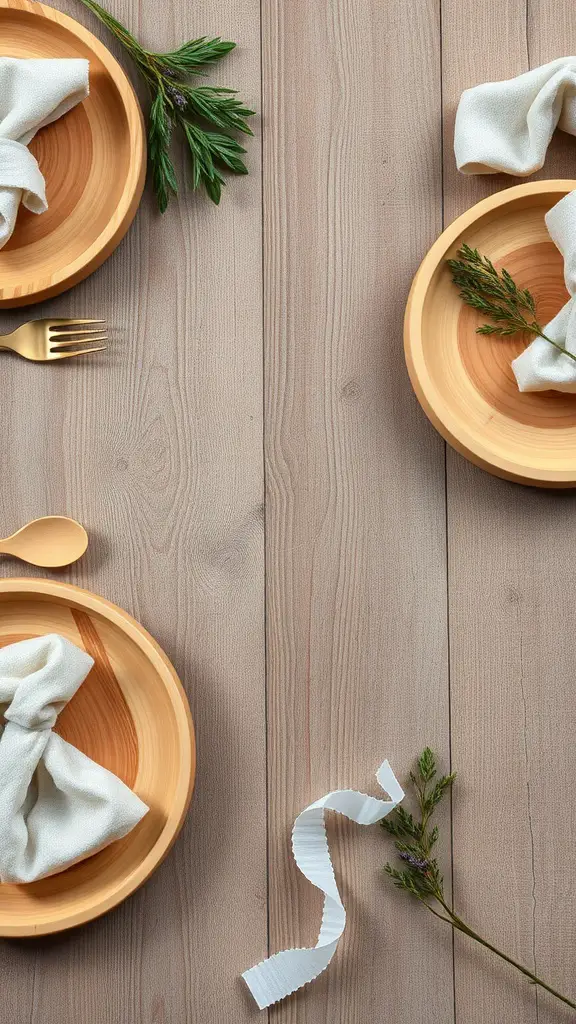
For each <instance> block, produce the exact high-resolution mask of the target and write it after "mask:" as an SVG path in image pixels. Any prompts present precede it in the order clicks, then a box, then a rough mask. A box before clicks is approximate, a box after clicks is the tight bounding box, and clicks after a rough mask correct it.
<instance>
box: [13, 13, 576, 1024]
mask: <svg viewBox="0 0 576 1024" xmlns="http://www.w3.org/2000/svg"><path fill="white" fill-rule="evenodd" d="M108 5H109V7H110V9H112V10H113V11H114V13H116V14H117V15H118V16H119V17H120V18H122V19H124V20H125V21H126V23H127V24H129V25H130V26H131V28H132V29H133V30H134V31H135V32H136V33H137V34H138V35H139V36H140V38H141V39H142V40H143V41H144V42H146V43H148V44H149V45H150V47H151V48H168V47H171V46H173V45H174V44H176V43H179V42H181V41H183V40H184V39H185V38H190V37H194V36H198V35H201V34H204V33H215V34H222V35H223V36H225V37H229V38H232V39H235V40H237V41H238V44H239V46H238V50H237V51H236V52H235V53H234V54H233V55H232V56H231V57H230V58H229V59H228V60H227V62H226V63H225V64H224V65H222V67H221V69H220V71H219V74H218V78H219V80H220V82H221V83H222V84H230V85H233V86H237V87H238V88H240V89H241V90H242V93H243V95H244V97H245V98H246V99H247V101H248V102H249V103H250V104H251V105H253V106H254V107H255V108H257V109H258V111H260V112H261V113H262V118H260V117H259V118H258V120H257V122H256V126H255V127H256V138H255V139H254V140H253V141H252V142H251V143H250V144H249V150H250V152H249V164H250V171H251V173H250V176H249V177H248V178H245V179H240V180H237V181H234V182H233V183H231V184H230V186H229V188H228V190H227V194H226V195H225V196H224V199H223V202H222V206H221V208H220V209H219V210H215V209H213V208H211V207H210V205H209V204H208V203H206V202H203V201H200V200H198V199H196V198H194V197H192V196H185V195H183V196H182V198H181V200H180V201H179V202H178V203H174V204H173V205H172V207H171V208H170V211H169V213H168V214H167V215H166V216H165V217H164V218H163V219H161V218H160V217H159V216H158V215H157V214H156V213H155V212H154V207H153V202H152V200H151V197H150V195H149V194H148V195H146V197H145V199H144V201H143V204H142V207H141V210H140V212H139V214H138V217H137V220H136V222H135V224H134V226H133V228H132V230H131V231H130V233H129V235H128V236H127V238H126V239H125V241H124V242H123V244H122V245H121V246H120V248H119V249H118V251H117V252H116V253H115V254H114V255H113V256H112V257H111V258H110V259H109V260H108V262H107V263H106V264H105V266H104V267H103V268H102V269H101V270H100V271H98V272H97V273H96V274H94V275H93V277H91V278H90V279H89V280H88V281H86V282H85V283H84V284H83V285H81V286H79V287H77V288H76V289H74V291H72V292H71V293H69V294H68V295H67V296H63V297H61V298H60V299H56V300H54V301H52V302H51V303H47V304H45V306H44V307H42V309H41V310H40V311H39V315H42V314H43V313H48V312H51V313H53V314H59V315H70V316H78V315H88V316H91V315H92V316H95V315H98V316H105V317H107V318H108V320H109V322H110V324H111V327H112V335H113V344H112V345H111V347H110V348H109V350H108V352H107V353H106V355H105V357H104V358H95V359H94V360H93V361H91V360H87V361H86V362H82V363H80V362H77V363H76V362H73V363H72V364H69V363H68V364H66V363H65V364H64V365H62V366H56V367H52V368H50V367H37V366H34V365H32V364H27V363H23V362H20V361H17V360H16V359H12V358H10V357H3V358H2V374H3V395H4V400H3V402H2V404H1V405H0V430H1V433H2V437H3V444H2V452H1V455H0V469H1V477H0V480H1V484H2V487H1V491H0V494H1V498H0V502H1V504H0V508H1V510H2V532H3V533H4V534H8V533H10V532H11V531H12V530H13V529H15V528H17V527H18V526H20V525H21V524H22V523H23V522H25V521H26V520H27V519H28V518H32V517H34V516H39V515H41V514H44V513H57V512H65V513H68V514H71V515H74V516H76V517H78V518H79V519H81V520H82V521H83V522H84V523H85V524H86V526H87V527H88V529H89V530H90V533H91V536H92V539H93V540H92V547H91V550H90V554H89V556H88V558H87V559H85V560H84V561H83V562H82V563H81V565H80V567H79V568H78V569H77V570H75V571H73V572H70V573H69V574H65V577H64V578H69V579H71V580H72V581H73V582H77V583H79V584H81V585H83V586H86V587H88V588H90V589H92V590H95V591H96V592H99V593H101V594H103V595H105V596H106V597H108V598H109V599H111V600H113V601H116V602H117V603H118V604H120V605H122V606H124V607H125V608H127V609H129V610H130V611H131V612H132V613H133V614H134V615H136V616H137V617H138V618H139V619H140V620H141V621H142V622H143V623H144V624H145V625H146V626H147V627H148V628H149V629H150V630H151V632H152V633H153V634H154V635H155V636H156V637H157V639H158V640H159V642H160V643H161V644H162V645H163V647H164V648H165V649H166V651H167V652H168V654H169V655H170V656H171V658H172V659H173V661H174V663H175V665H176V667H177V669H178V671H179V672H180V674H181V676H182V678H183V679H184V681H185V684H186V687H187V690H188V693H189V695H190V700H191V703H192V708H193V713H194V718H195V722H196V727H197V732H198V780H197V787H196V793H195V797H194V803H193V808H192V811H191V814H190V816H189V820H188V823H187V826H186V828H185V830H184V832H183V834H182V836H181V838H180V840H179V841H178V843H177V845H176V847H175V848H174V850H173V852H172V853H171V855H170V856H169V858H168V860H167V861H166V862H165V864H164V865H163V866H162V867H161V869H160V870H159V871H158V872H157V873H156V875H155V876H154V877H153V878H152V880H151V881H150V882H149V883H148V884H147V885H146V886H145V887H144V888H143V889H142V890H141V891H140V892H139V893H138V894H137V895H136V896H135V897H133V898H132V899H131V900H129V901H128V902H127V903H125V904H124V905H123V906H122V907H121V908H119V909H118V910H117V911H115V912H113V913H111V914H109V915H108V916H107V917H105V918H103V919H102V920H100V921H98V922H95V923H94V924H92V925H89V926H87V927H85V928H83V929H81V930H79V931H77V932H74V933H71V934H67V935H64V936H61V937H59V938H54V939H47V940H43V941H38V942H26V943H24V942H22V943H20V942H4V943H2V944H0V970H1V973H0V978H1V988H2V994H1V997H0V1022H1V1024H78V1022H82V1024H192V1022H194V1024H196V1022H199V1024H204V1022H206V1024H208V1022H210V1024H212V1022H214V1024H227V1022H229V1021H234V1024H242V1022H247V1021H252V1020H254V1021H255V1020H256V1019H257V1018H259V1019H261V1020H266V1019H268V1020H269V1021H270V1024H334V1022H339V1024H366V1022H367V1021H369V1022H382V1024H384V1022H385V1024H452V1022H455V1024H501V1022H502V1021H506V1022H507V1024H564V1022H566V1021H568V1020H572V1019H574V1018H573V1015H571V1014H570V1012H569V1011H565V1010H563V1009H562V1008H559V1006H558V1005H556V1004H555V1003H554V1001H553V1000H551V999H550V998H549V997H547V996H545V995H542V994H541V993H540V994H539V993H537V992H536V991H535V990H534V989H533V988H531V987H530V986H528V985H527V984H525V983H524V981H523V980H522V979H519V978H516V977H515V975H514V972H512V971H511V970H508V969H507V968H505V967H502V966H500V965H499V963H497V962H495V961H494V959H493V958H491V957H490V956H489V955H486V956H485V955H484V954H483V953H482V952H481V951H479V950H477V949H472V948H470V945H469V944H467V943H466V942H464V941H460V940H459V939H457V940H456V942H455V943H454V944H453V942H452V938H451V936H450V934H449V933H448V932H447V931H446V930H444V931H443V930H442V929H443V926H442V925H440V924H438V923H437V922H435V921H434V920H433V919H432V918H430V920H429V919H428V917H427V916H426V914H425V912H424V911H423V910H422V909H421V908H419V907H417V906H416V907H412V906H410V905H409V903H408V901H407V900H406V898H405V897H403V896H402V895H401V894H397V893H396V892H394V891H392V890H391V888H390V886H389V885H388V884H387V883H386V881H385V880H383V878H382V875H381V866H382V864H383V862H384V861H385V859H386V856H387V844H386V842H385V840H384V839H383V837H382V836H381V834H380V832H379V830H378V829H373V830H363V829H355V828H354V827H352V826H351V827H349V826H343V825H342V824H341V823H338V822H331V824H330V835H331V839H332V841H333V844H334V847H335V861H336V864H337V869H338V871H339V877H340V878H341V881H342V890H343V894H344V898H345V902H346V905H347V908H348V911H349V923H348V929H347V932H346V935H345V939H344V941H343V942H342V944H341V947H340V950H339V952H338V954H337V957H336V959H335V961H334V962H333V964H332V966H331V968H330V970H329V971H328V972H327V973H326V974H325V975H324V976H323V977H322V978H321V979H319V980H318V981H317V982H316V983H315V984H314V985H313V986H310V987H309V988H308V989H307V990H305V992H303V993H300V994H298V995H296V996H295V997H293V998H291V999H290V1000H288V1001H287V1002H285V1003H283V1004H282V1005H280V1006H278V1007H276V1008H274V1009H273V1010H272V1011H271V1012H270V1013H269V1014H266V1013H263V1014H261V1015H259V1014H258V1012H257V1011H256V1009H255V1007H254V1006H253V1004H252V1003H251V1001H250V999H249V997H248V995H247V993H246V991H245V990H244V986H243V983H242V982H241V981H240V980H239V978H238V976H239V974H240V972H241V971H242V970H243V969H245V968H246V967H249V966H251V965H252V964H253V963H255V962H256V961H257V960H258V959H260V958H261V957H263V956H264V955H266V953H267V951H270V952H274V951H276V950H277V949H279V948H282V947H284V946H285V945H287V944H296V945H302V944H305V943H307V942H310V941H315V938H316V935H317V929H318V926H319V920H320V910H321V902H320V900H319V898H317V895H316V894H314V893H311V892H310V889H309V887H307V886H306V885H304V884H302V883H301V881H300V880H299V879H298V877H297V875H296V872H295V870H294V867H293V864H292V862H291V858H290V855H289V829H290V826H291V823H292V821H293V818H294V817H295V815H296V814H297V813H298V811H299V810H300V809H301V808H302V807H303V806H304V805H305V804H306V803H308V802H309V801H310V800H312V799H315V798H317V797H318V796H320V795H322V794H323V793H324V792H326V791H327V790H328V789H331V788H335V787H338V786H354V787H359V788H365V789H366V788H367V789H372V790H373V787H374V780H373V773H374V771H375V769H376V767H377V765H378V764H379V763H380V760H381V759H382V758H383V757H384V756H387V757H388V758H389V759H390V760H391V762H392V764H393V766H394V767H395V769H396V770H397V772H398V773H399V775H400V776H402V777H403V776H404V775H405V773H406V771H407V770H408V768H409V765H410V762H411V760H412V758H413V756H414V755H415V754H416V753H417V752H418V751H419V750H420V749H421V748H422V747H423V745H425V743H430V744H432V745H433V746H434V747H435V749H436V750H437V751H438V753H439V755H440V756H441V758H442V759H443V762H444V764H445V765H448V763H449V762H450V760H451V761H452V764H453V766H454V767H455V768H456V769H458V771H459V772H460V775H461V779H460V782H459V784H458V788H457V791H456V794H455V798H454V803H453V808H452V817H451V819H450V813H449V809H448V808H446V813H445V814H444V817H443V820H442V826H443V831H444V835H445V837H446V841H445V843H444V851H443V853H444V857H445V859H446V865H447V871H446V873H447V875H448V876H449V877H450V876H451V869H450V865H451V863H452V864H453V880H454V897H455V901H456V906H457V908H458V909H459V911H460V912H461V913H462V914H463V915H464V916H468V917H469V919H470V921H471V923H473V924H474V925H476V926H477V927H478V928H479V929H480V930H483V931H484V932H485V934H486V935H487V937H489V938H491V939H492V940H493V941H495V942H496V943H501V944H502V945H504V946H505V947H506V949H507V950H508V951H509V952H510V953H511V954H513V955H515V956H517V957H519V958H521V959H523V960H524V961H525V962H526V963H527V964H528V965H531V966H534V967H536V969H537V970H538V971H540V972H541V973H542V974H543V975H544V976H545V977H546V978H547V979H548V980H549V981H550V982H552V983H556V984H557V985H558V986H560V987H564V989H565V990H566V991H567V992H568V993H571V994H572V998H574V997H575V996H576V982H575V966H576V956H575V942H576V882H575V879H574V874H573V872H574V869H575V865H576V859H575V853H574V828H575V825H576V807H575V803H574V796H573V794H574V788H575V780H576V745H575V744H574V734H575V731H576V700H575V699H574V692H573V691H574V680H575V675H576V673H575V668H574V647H575V643H574V632H575V626H574V621H575V620H574V577H575V570H574V561H575V555H576V540H575V539H574V536H575V531H574V528H573V524H574V522H575V521H576V520H575V513H576V496H575V495H573V494H549V493H545V492H537V491H533V490H528V489H525V488H521V487H518V486H514V485H511V484H508V483H505V482H503V481H499V480H496V479H494V478H491V477H489V476H487V475H485V474H483V473H482V472H481V471H480V470H478V469H475V468H474V467H473V466H471V465H468V464H467V463H466V462H465V461H463V460H462V458H460V456H458V455H456V454H455V453H453V452H452V451H450V450H448V451H446V449H445V445H444V444H443V442H442V441H441V439H440V438H439V437H438V436H437V434H436V433H435V432H434V430H433V429H432V428H431V427H430V426H429V424H428V422H427V421H426V419H425V417H424V415H423V414H422V412H421V410H420V408H419V406H418V404H417V402H416V400H415V398H414V396H413V394H412V392H411V390H410V386H409V383H408V379H407V375H406V371H405V368H404V362H403V356H402V316H403V309H404V303H405V299H406V295H407V291H408V288H409V285H410V281H411V278H412V275H413V273H414V271H415V270H416V267H417V265H418V263H419V261H420V259H421V258H422V256H423V255H424V253H425V251H426V249H427V248H428V246H429V245H430V244H431V242H432V241H433V240H434V238H435V237H436V236H437V235H438V234H439V232H440V231H441V229H442V225H443V222H444V223H448V222H449V221H450V220H452V219H453V218H454V217H455V216H456V215H457V214H458V213H460V212H461V211H463V210H464V209H466V208H467V207H468V206H469V205H471V204H472V203H473V202H475V201H476V200H477V199H479V198H481V197H482V196H483V195H486V194H487V193H489V192H491V191H494V190H496V189H498V188H501V187H504V186H505V185H506V184H508V182H507V181H506V180H505V179H503V178H484V179H470V178H468V179H464V178H461V177H459V176H458V175H457V172H456V170H455V166H454V159H453V155H452V149H451V146H452V132H453V118H454V111H455V106H456V103H457V100H458V97H459V94H460V92H461V90H462V89H463V88H465V87H466V86H468V85H472V84H475V83H477V82H479V81H484V80H486V79H489V78H503V77H507V76H511V75H514V74H516V73H519V72H521V71H524V70H526V69H528V68H529V67H531V66H535V65H538V64H540V63H543V62H544V61H546V60H550V59H552V58H554V57H558V56H562V55H565V54H566V53H570V52H573V51H574V50H575V49H576V19H575V15H574V12H573V7H572V5H570V4H569V3H568V2H567V0H506V3H502V2H501V0H500V2H497V0H482V2H480V3H479V2H478V0H418V2H416V0H412V2H410V0H401V2H400V3H392V0H363V2H362V3H358V2H356V0H290V2H286V0H262V2H261V3H260V0H220V2H218V3H216V4H215V3H213V2H212V3H210V2H208V0H196V2H194V3H193V4H191V3H188V2H187V0H164V2H163V3H162V4H159V3H155V2H153V0H108ZM59 6H61V8H62V9H64V10H66V11H68V13H71V14H73V15H74V16H76V17H77V18H78V19H79V20H80V21H83V22H84V23H85V24H88V25H89V26H90V28H92V30H93V31H96V33H97V34H99V35H100V36H101V37H102V38H106V36H105V33H104V31H103V30H101V29H100V28H99V27H98V26H97V25H96V24H95V22H94V21H93V20H92V19H91V18H90V16H89V15H88V14H87V13H86V12H85V11H84V10H83V9H82V8H81V5H80V3H78V2H77V0H61V3H60V4H59ZM112 48H113V47H112ZM575 165H576V143H575V142H574V140H570V139H566V138H558V139H556V140H555V142H554V143H553V146H552V148H551V151H550V154H549V157H548V161H547V165H546V169H545V174H544V175H543V176H546V177H574V167H575ZM0 319H1V321H2V324H1V328H2V330H4V329H6V330H8V329H9V328H10V327H11V326H12V325H15V324H17V323H19V322H21V321H22V320H23V319H26V314H24V316H22V315H20V314H16V313H15V314H6V313H3V314H2V316H1V317H0ZM1 571H2V572H3V573H5V574H9V573H11V574H14V575H17V574H22V568H21V567H20V566H17V565H15V564H11V563H9V562H3V563H2V567H1Z"/></svg>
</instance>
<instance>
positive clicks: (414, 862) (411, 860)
mask: <svg viewBox="0 0 576 1024" xmlns="http://www.w3.org/2000/svg"><path fill="white" fill-rule="evenodd" d="M400 857H401V859H402V860H405V861H406V863H407V864H409V865H410V867H411V868H414V869H415V870H416V871H427V870H428V868H429V867H430V864H429V863H428V861H427V860H418V857H414V856H413V854H411V853H405V852H402V853H401V854H400Z"/></svg>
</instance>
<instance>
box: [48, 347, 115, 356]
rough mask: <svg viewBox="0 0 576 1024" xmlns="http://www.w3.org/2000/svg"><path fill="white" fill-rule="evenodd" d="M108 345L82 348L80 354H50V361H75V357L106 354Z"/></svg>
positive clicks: (52, 352)
mask: <svg viewBox="0 0 576 1024" xmlns="http://www.w3.org/2000/svg"><path fill="white" fill-rule="evenodd" d="M107 347H108V346H107V345H100V346H99V347H98V348H82V349H80V350H79V351H78V352H54V351H53V350H52V351H51V352H50V356H49V359H73V358H74V356H90V355H92V353H93V352H104V349H106V348H107Z"/></svg>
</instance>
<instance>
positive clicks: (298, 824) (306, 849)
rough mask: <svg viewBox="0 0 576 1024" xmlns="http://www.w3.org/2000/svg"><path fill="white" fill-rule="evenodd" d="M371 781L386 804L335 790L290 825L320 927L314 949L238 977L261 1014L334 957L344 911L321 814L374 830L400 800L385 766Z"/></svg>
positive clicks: (288, 953)
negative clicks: (317, 897)
mask: <svg viewBox="0 0 576 1024" xmlns="http://www.w3.org/2000/svg"><path fill="white" fill-rule="evenodd" d="M376 778H377V779H378V782H379V784H380V786H381V787H382V789H383V790H385V792H386V793H387V794H388V796H389V797H390V798H391V799H390V800H377V799H376V798H375V797H373V796H366V795H365V794H364V793H357V792H356V791H355V790H353V789H343V790H338V791H336V792H335V793H328V794H327V795H326V796H324V797H322V799H321V800H316V802H315V803H313V804H310V806H309V807H306V808H305V810H303V811H302V812H301V813H300V814H299V815H298V817H297V818H296V821H295V822H294V828H293V830H292V852H293V854H294V860H295V861H296V864H297V866H298V867H299V869H300V871H301V872H302V874H303V875H304V876H305V877H306V878H307V879H308V880H309V881H310V882H312V885H315V886H316V888H317V889H320V890H321V892H323V893H324V912H323V914H322V926H321V928H320V934H319V936H318V942H317V943H316V945H315V947H314V948H313V949H302V948H301V949H285V950H283V951H282V952H281V953H275V954H274V956H271V957H269V958H268V960H262V962H261V963H259V964H256V966H255V967H251V968H250V969H249V970H248V971H245V972H244V974H243V975H242V977H243V978H244V981H245V982H246V984H247V985H248V988H249V989H250V991H251V993H252V995H253V996H254V999H255V1000H256V1003H257V1004H258V1006H259V1008H260V1009H261V1010H263V1009H264V1008H265V1007H267V1006H270V1005H271V1004H272V1003H275V1002H277V1001H278V1000H279V999H284V997H285V996H287V995H290V993H291V992H294V991H295V990H296V989H297V988H301V987H302V985H306V984H307V982H309V981H313V980H314V978H317V977H318V975H319V974H320V973H321V972H322V971H324V970H325V969H326V967H327V966H328V964H329V963H330V961H331V959H332V957H333V956H334V953H335V952H336V947H337V946H338V942H339V941H340V936H341V935H342V932H343V931H344V926H345V924H346V911H345V910H344V906H343V904H342V900H341V899H340V893H339V892H338V886H337V884H336V879H335V877H334V868H333V867H332V861H331V859H330V850H329V848H328V840H327V838H326V829H325V826H324V811H325V810H329V811H338V813H339V814H344V815H345V816H346V817H347V818H350V819H351V820H352V821H356V822H357V823H358V824H359V825H374V824H375V823H376V822H377V821H380V820H381V818H385V817H386V815H387V814H390V811H393V810H394V808H395V807H397V805H398V804H399V803H400V801H401V800H402V799H403V798H404V793H403V790H402V788H401V786H400V784H399V782H398V780H397V778H396V776H395V775H394V772H393V771H392V769H391V767H390V765H389V764H388V761H383V763H382V764H381V765H380V768H379V769H378V771H377V773H376Z"/></svg>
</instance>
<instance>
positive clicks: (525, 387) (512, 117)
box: [454, 57, 576, 392]
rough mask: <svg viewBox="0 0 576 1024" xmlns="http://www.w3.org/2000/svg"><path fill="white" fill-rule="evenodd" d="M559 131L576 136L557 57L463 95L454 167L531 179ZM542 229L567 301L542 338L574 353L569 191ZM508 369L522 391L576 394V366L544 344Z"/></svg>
mask: <svg viewBox="0 0 576 1024" xmlns="http://www.w3.org/2000/svg"><path fill="white" fill-rule="evenodd" d="M557 126H558V127H559V128H561V129H562V131H565V132H568V133H569V134H570V135H576V57H560V58H559V59H558V60H554V61H552V62H551V63H550V64H544V65H543V66H542V67H540V68H534V70H532V71H527V72H526V73H525V74H523V75H518V77H517V78H512V79H510V80H509V81H506V82H487V83H486V84H484V85H478V86H475V87H474V88H473V89H466V91H465V92H463V93H462V97H461V99H460V104H459V106H458V111H457V114H456V127H455V132H454V152H455V155H456V163H457V165H458V169H459V170H460V171H462V173H463V174H491V173H495V172H497V171H504V172H505V173H507V174H514V175H527V174H532V173H533V172H534V171H537V170H539V169H540V168H541V167H542V166H543V164H544V159H545V156H546V150H547V148H548V144H549V142H550V139H551V138H552V134H553V132H554V129H555V128H556V127H557ZM575 156H576V154H575ZM546 226H547V228H548V231H549V233H550V236H551V238H552V239H553V241H554V242H555V243H556V245H557V246H558V248H559V250H560V252H561V253H562V255H563V256H564V279H565V282H566V288H567V289H568V292H569V293H570V295H571V296H572V298H571V299H570V300H569V301H568V302H567V303H566V305H565V306H564V307H563V308H562V309H561V310H560V312H559V313H558V314H557V315H556V316H555V317H554V319H553V320H551V321H550V323H549V324H547V325H546V326H545V328H544V333H545V334H548V335H549V336H550V337H551V338H552V339H553V340H554V341H557V342H558V343H559V344H560V345H562V346H563V347H564V348H567V349H568V351H570V352H572V353H573V354H575V355H576V306H575V305H574V303H575V299H574V296H575V293H576V199H575V194H574V192H572V193H570V194H569V195H567V196H565V197H564V199H561V200H560V202H559V203H557V204H556V206H554V207H553V208H552V209H551V210H550V211H549V213H548V214H547V215H546ZM512 369H513V370H514V374H515V376H516V380H517V383H518V387H519V389H520V391H546V390H554V391H568V392H576V362H574V360H572V359H570V357H569V356H565V355H563V354H562V352H559V351H558V349H556V348H554V346H553V345H550V344H549V343H548V342H547V341H544V340H543V339H542V338H536V339H535V340H534V341H533V342H532V343H531V344H530V345H529V346H528V347H527V348H526V350H525V351H524V352H522V354H521V355H520V356H518V358H517V359H515V360H514V361H513V363H512Z"/></svg>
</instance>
